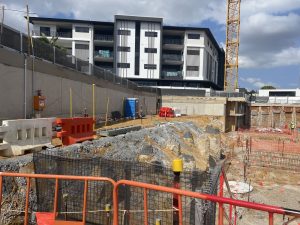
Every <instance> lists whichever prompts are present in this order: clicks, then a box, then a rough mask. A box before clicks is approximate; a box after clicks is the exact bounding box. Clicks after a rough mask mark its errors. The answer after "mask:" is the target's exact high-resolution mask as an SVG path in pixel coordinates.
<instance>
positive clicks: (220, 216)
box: [219, 173, 224, 225]
mask: <svg viewBox="0 0 300 225" xmlns="http://www.w3.org/2000/svg"><path fill="white" fill-rule="evenodd" d="M223 185H224V176H223V173H221V175H220V187H219V197H223ZM223 217H224V208H223V203H219V225H223V224H224V222H223Z"/></svg>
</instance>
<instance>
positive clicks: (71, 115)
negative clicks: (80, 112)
mask: <svg viewBox="0 0 300 225" xmlns="http://www.w3.org/2000/svg"><path fill="white" fill-rule="evenodd" d="M72 117H73V102H72V88H70V118H72Z"/></svg>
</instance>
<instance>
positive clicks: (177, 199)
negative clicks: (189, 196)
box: [173, 159, 183, 225]
mask: <svg viewBox="0 0 300 225" xmlns="http://www.w3.org/2000/svg"><path fill="white" fill-rule="evenodd" d="M182 171H183V162H182V159H175V160H173V173H174V179H173V188H176V189H180V173H181V172H182ZM173 208H175V209H178V211H174V212H173V225H181V224H182V202H181V196H179V195H178V194H173ZM180 217H181V218H180Z"/></svg>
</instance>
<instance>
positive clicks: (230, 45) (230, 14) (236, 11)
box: [224, 0, 241, 91]
mask: <svg viewBox="0 0 300 225" xmlns="http://www.w3.org/2000/svg"><path fill="white" fill-rule="evenodd" d="M240 9H241V0H227V18H226V52H225V65H224V67H225V68H224V90H225V91H234V90H235V89H236V88H238V67H239V65H238V59H239V44H240Z"/></svg>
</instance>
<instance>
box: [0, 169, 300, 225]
mask: <svg viewBox="0 0 300 225" xmlns="http://www.w3.org/2000/svg"><path fill="white" fill-rule="evenodd" d="M3 177H23V178H26V181H27V182H26V183H27V184H26V204H25V216H24V224H25V225H27V224H28V219H29V208H28V206H29V194H30V184H31V179H32V178H35V179H54V180H55V195H54V196H55V197H54V205H53V212H52V214H51V213H49V212H48V213H47V214H44V215H45V216H46V217H44V220H43V221H42V222H43V223H44V224H43V225H51V223H52V222H51V217H52V215H54V216H53V217H52V218H54V223H53V224H54V225H58V224H61V225H63V224H65V225H67V224H73V225H74V224H78V225H79V224H80V225H85V224H86V221H85V218H86V213H87V212H86V208H87V191H88V183H89V181H98V182H108V183H110V184H111V185H112V186H113V196H112V197H113V210H112V211H111V213H112V214H113V220H112V221H108V223H107V224H113V225H119V217H120V210H119V199H120V197H121V196H119V189H120V187H122V188H124V187H134V188H139V189H142V190H143V198H142V199H143V200H142V201H141V204H140V207H141V210H140V211H141V212H142V213H143V217H142V220H143V221H140V222H139V223H137V224H139V225H140V224H144V225H147V224H149V221H148V218H149V213H150V212H149V210H148V207H149V204H150V203H151V201H152V197H153V196H152V195H149V192H150V191H156V192H157V193H162V192H163V193H168V194H170V195H171V196H173V198H174V196H176V198H177V200H178V207H177V208H175V209H174V211H176V212H177V214H176V215H177V218H178V220H176V223H174V221H173V224H177V225H183V213H184V212H183V209H182V198H183V197H188V198H191V199H194V200H196V199H199V200H203V201H211V202H215V203H218V204H219V220H218V224H219V225H224V221H223V218H224V217H225V218H227V219H228V221H229V224H236V214H235V216H234V220H232V212H229V214H230V216H229V217H228V214H227V213H225V209H226V208H225V207H224V205H229V206H230V210H232V207H234V209H235V207H243V208H247V209H254V210H258V211H263V212H267V213H268V215H269V216H268V218H269V225H274V214H281V215H289V216H293V217H295V218H296V217H300V211H298V210H292V209H287V208H282V207H276V206H271V205H265V204H258V203H253V202H247V201H242V200H236V199H232V198H225V197H222V196H223V185H224V181H225V182H226V181H227V179H226V175H225V174H224V171H223V175H222V176H221V178H220V189H219V196H216V195H209V194H202V193H199V192H192V191H186V190H181V189H177V188H170V187H164V186H159V185H153V184H146V183H142V182H136V181H130V180H120V181H118V182H115V181H113V180H112V179H109V178H105V177H90V176H66V175H46V174H19V173H3V172H1V173H0V202H2V184H3V183H2V182H3ZM59 180H80V181H83V182H84V191H83V203H82V205H83V207H82V221H71V222H68V221H63V220H60V221H58V220H57V219H56V218H55V217H56V215H57V213H58V211H57V204H58V201H57V199H58V198H57V197H58V183H59ZM226 184H227V183H226ZM227 187H228V185H227ZM78 194H82V193H78ZM103 197H105V196H103ZM1 206H2V205H1ZM0 213H1V208H0ZM122 213H124V212H122ZM42 215H43V214H38V217H39V219H40V218H41V216H42ZM173 219H174V218H173ZM47 220H48V222H49V221H50V223H48V224H47V223H46V222H47ZM45 221H46V222H45ZM233 221H234V222H233ZM111 222H112V223H111ZM164 223H165V222H164ZM167 224H169V223H167ZM185 224H186V223H185ZM39 225H40V224H39Z"/></svg>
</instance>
